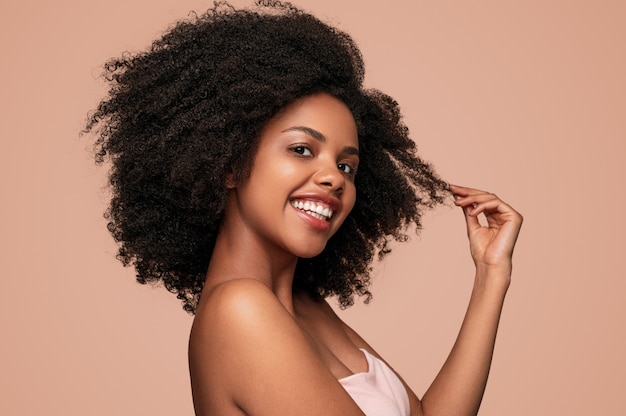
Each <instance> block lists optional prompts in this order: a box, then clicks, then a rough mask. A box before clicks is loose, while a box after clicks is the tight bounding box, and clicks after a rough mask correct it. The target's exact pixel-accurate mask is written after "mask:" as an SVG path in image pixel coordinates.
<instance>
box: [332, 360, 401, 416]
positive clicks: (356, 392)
mask: <svg viewBox="0 0 626 416" xmlns="http://www.w3.org/2000/svg"><path fill="white" fill-rule="evenodd" d="M360 350H361V351H363V354H365V358H366V359H367V368H368V370H367V372H366V373H356V374H352V375H351V376H348V377H345V378H342V379H340V380H339V382H340V383H341V385H342V386H343V388H344V389H346V391H347V392H348V394H349V395H350V396H351V397H352V400H354V401H355V402H356V404H358V405H359V407H360V408H361V410H362V411H363V413H365V414H366V415H367V416H409V414H410V406H409V395H408V394H407V392H406V389H405V388H404V385H403V384H402V382H401V381H400V379H399V378H398V376H397V375H396V373H394V372H393V370H391V368H389V367H388V366H387V364H385V363H384V362H383V361H381V360H380V359H378V358H377V357H375V356H373V355H372V354H370V353H369V352H367V351H366V350H364V349H363V348H360Z"/></svg>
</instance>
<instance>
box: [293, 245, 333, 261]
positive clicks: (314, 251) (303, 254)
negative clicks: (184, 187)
mask: <svg viewBox="0 0 626 416" xmlns="http://www.w3.org/2000/svg"><path fill="white" fill-rule="evenodd" d="M324 248H326V245H325V244H324V245H323V246H322V247H311V246H309V247H303V248H302V249H301V250H294V251H293V253H294V254H295V255H296V256H297V257H299V258H302V259H310V258H313V257H315V256H319V255H320V254H322V252H323V251H324Z"/></svg>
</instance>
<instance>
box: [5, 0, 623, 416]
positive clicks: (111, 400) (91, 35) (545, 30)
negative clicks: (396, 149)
mask: <svg viewBox="0 0 626 416" xmlns="http://www.w3.org/2000/svg"><path fill="white" fill-rule="evenodd" d="M236 4H240V5H241V4H249V2H242V1H237V2H236ZM298 4H300V5H301V6H303V7H305V8H306V9H308V10H310V11H312V12H314V13H315V14H317V15H319V16H320V17H323V18H325V19H327V20H329V21H330V22H334V24H338V25H339V26H340V27H341V28H343V29H344V30H347V31H348V32H350V33H351V34H352V35H353V36H354V38H355V39H356V40H357V42H358V43H359V44H360V46H361V48H362V51H363V53H364V55H365V58H366V63H367V67H368V73H367V80H366V82H367V84H368V85H370V86H376V87H378V88H380V89H382V90H384V91H386V92H388V93H390V94H391V95H393V96H394V97H396V99H397V100H398V101H399V102H400V104H401V106H402V107H403V109H404V113H405V115H406V122H407V124H408V125H409V127H410V128H411V131H412V134H413V137H414V138H415V139H416V141H417V142H418V145H419V147H420V150H421V152H422V154H423V155H424V156H425V157H426V158H427V159H428V160H431V161H433V163H435V165H436V166H437V167H438V169H439V172H440V173H441V174H442V175H443V176H444V177H445V178H446V179H448V180H449V181H451V182H456V183H459V184H464V185H471V186H475V187H480V188H484V189H488V190H490V191H494V192H496V193H498V194H499V195H500V196H501V197H503V198H504V199H506V200H507V201H510V202H511V204H513V205H514V206H515V207H516V208H518V209H519V211H520V212H522V213H523V214H524V216H525V218H526V222H525V225H524V229H523V234H522V236H521V238H520V241H519V244H518V249H517V252H516V267H515V272H514V283H513V285H512V287H511V290H510V292H509V296H508V299H507V304H506V307H505V311H504V314H503V319H502V324H501V330H500V333H499V339H498V343H497V348H496V354H495V359H494V363H493V367H492V372H491V378H490V381H489V385H488V387H487V393H486V396H485V399H484V402H483V407H482V411H481V414H482V415H513V416H515V415H520V416H521V415H529V414H534V415H535V414H536V415H588V414H594V415H624V414H626V401H625V400H623V390H624V388H625V387H626V359H625V358H624V352H625V351H626V334H625V333H624V323H625V319H626V306H625V302H624V300H625V294H626V283H625V282H624V278H625V277H626V275H625V273H624V268H623V266H622V260H623V258H624V248H625V244H624V237H625V235H626V224H625V219H624V206H625V205H626V204H625V202H626V201H625V189H624V180H625V179H626V169H625V168H624V159H625V156H626V117H625V116H626V80H625V78H626V77H625V74H626V49H625V48H624V41H625V40H626V2H623V1H619V0H615V1H610V0H601V1H594V2H592V1H578V0H562V1H555V0H553V1H539V0H532V1H523V2H522V1H497V0H485V1H481V2H466V1H412V0H402V1H395V2H389V3H388V4H389V5H387V6H383V5H382V4H376V3H375V2H362V1H358V0H350V1H332V0H324V1H314V0H302V1H300V2H299V3H298ZM392 4H393V5H392ZM209 5H210V4H209V2H208V1H201V0H183V1H173V0H168V1H165V0H123V1H122V0H110V1H107V2H96V1H84V0H80V1H79V0H57V1H54V2H48V1H43V0H38V1H37V0H36V1H34V2H16V1H13V2H8V1H3V2H2V3H1V5H0V16H1V17H0V19H1V25H0V52H1V55H0V75H1V78H0V79H1V82H2V87H1V93H0V138H1V142H0V143H1V148H0V149H1V151H0V169H1V171H0V181H1V190H2V203H1V204H0V218H2V247H1V249H0V256H1V264H2V286H1V288H0V320H1V321H0V322H1V327H0V337H1V338H0V350H1V353H0V414H2V415H38V414H47V415H191V414H192V413H193V410H192V404H191V396H190V389H189V385H188V375H187V363H186V343H187V336H188V331H189V326H190V324H191V317H190V316H188V315H187V314H185V313H184V312H183V311H182V309H181V308H180V305H179V303H178V301H177V300H176V299H175V298H174V297H173V296H172V295H170V294H168V293H166V292H165V291H164V290H162V289H154V290H152V289H150V288H149V287H145V286H140V285H138V284H136V283H134V279H133V272H132V270H130V269H123V268H122V267H121V265H120V264H119V263H118V262H117V261H116V260H115V259H114V255H115V251H116V247H115V245H114V243H113V242H112V240H111V238H110V237H109V235H108V233H107V231H106V229H105V221H104V220H103V219H102V217H101V214H102V212H103V210H104V208H105V205H106V193H105V192H103V191H102V187H103V185H104V183H105V179H104V170H103V169H99V168H97V167H95V166H94V165H93V162H92V159H91V156H90V154H89V149H90V144H89V140H88V138H79V137H78V131H79V130H80V128H81V126H82V124H83V122H84V120H85V117H86V113H87V111H88V110H90V109H92V108H94V107H95V105H96V103H97V101H98V99H99V98H100V97H101V96H102V94H103V92H104V86H103V84H102V82H101V81H100V80H98V79H96V75H97V74H98V72H99V69H98V68H99V66H100V64H102V63H103V62H104V61H105V60H106V59H107V58H109V57H112V56H116V55H118V54H119V53H121V52H122V51H124V50H131V51H132V50H139V49H143V48H144V47H145V46H147V44H148V42H149V41H150V40H151V39H153V38H154V37H156V36H158V35H159V34H160V33H161V32H162V30H164V29H165V28H166V27H167V26H168V25H169V24H170V23H172V22H173V21H174V20H176V19H178V18H179V17H184V16H185V15H186V14H187V12H188V11H190V10H192V9H196V10H204V9H206V8H207V7H208V6H209ZM471 281H472V267H471V261H470V258H469V255H468V253H467V248H466V241H465V236H464V229H463V223H462V218H461V214H460V211H459V212H457V210H456V209H452V208H446V207H444V208H441V209H439V210H437V211H436V212H434V213H432V214H431V215H429V216H428V217H427V218H426V220H425V230H424V231H423V233H422V234H421V236H420V237H419V238H417V237H415V238H413V239H412V242H411V243H410V244H407V245H405V246H402V247H399V248H398V249H397V250H396V253H395V255H391V256H390V257H389V260H388V261H387V262H386V263H385V264H384V265H382V267H379V268H378V269H377V277H376V279H375V283H374V286H373V291H374V296H375V297H374V300H373V301H372V303H371V304H370V305H368V306H356V307H354V308H353V309H351V310H349V311H346V312H345V313H343V316H344V317H345V319H346V320H347V321H348V322H349V323H350V324H352V325H353V326H354V327H355V328H356V329H357V330H358V331H359V332H360V333H361V334H362V335H363V336H364V337H365V338H366V339H367V340H369V341H370V342H371V344H372V345H373V346H374V347H375V348H376V349H377V350H378V351H379V352H380V353H381V354H383V355H384V356H385V357H386V358H387V360H388V361H390V362H391V363H392V364H393V365H394V367H395V368H396V369H397V370H398V371H399V372H400V373H401V374H402V375H403V376H404V378H405V379H406V380H407V381H408V382H409V384H410V385H411V386H412V387H413V388H414V389H415V390H416V392H418V395H419V394H421V393H423V391H424V390H425V388H426V387H427V386H428V384H429V382H430V381H431V380H432V378H433V377H434V375H435V373H436V371H437V370H438V368H439V366H440V365H441V363H442V362H443V360H444V358H445V356H446V355H447V352H448V350H449V348H450V346H451V344H452V342H453V340H454V337H455V335H456V331H457V329H458V327H459V324H460V320H461V318H462V314H463V312H464V308H465V304H466V301H467V298H468V295H469V290H470V288H471Z"/></svg>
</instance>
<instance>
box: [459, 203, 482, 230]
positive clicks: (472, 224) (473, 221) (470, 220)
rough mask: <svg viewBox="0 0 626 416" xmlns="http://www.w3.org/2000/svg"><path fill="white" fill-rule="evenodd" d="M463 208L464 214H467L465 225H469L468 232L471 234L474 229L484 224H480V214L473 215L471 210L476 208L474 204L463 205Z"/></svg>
mask: <svg viewBox="0 0 626 416" xmlns="http://www.w3.org/2000/svg"><path fill="white" fill-rule="evenodd" d="M462 209H463V214H464V216H465V225H466V226H467V234H468V235H471V234H472V233H473V232H474V231H476V230H477V229H479V228H480V227H482V226H481V225H480V222H479V221H478V216H476V215H471V212H472V210H473V209H474V207H473V206H472V205H468V206H465V207H462Z"/></svg>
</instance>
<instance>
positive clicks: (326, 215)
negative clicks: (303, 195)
mask: <svg viewBox="0 0 626 416" xmlns="http://www.w3.org/2000/svg"><path fill="white" fill-rule="evenodd" d="M291 205H293V206H294V207H296V208H298V209H301V210H303V211H308V212H309V213H310V214H311V213H312V214H318V215H319V216H322V217H323V218H320V219H330V218H331V217H332V216H333V210H332V209H330V208H329V207H328V206H327V205H324V204H322V203H319V202H313V201H302V200H297V201H291ZM316 217H317V216H316ZM317 218H319V217H317Z"/></svg>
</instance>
